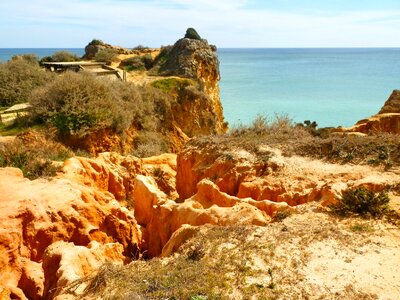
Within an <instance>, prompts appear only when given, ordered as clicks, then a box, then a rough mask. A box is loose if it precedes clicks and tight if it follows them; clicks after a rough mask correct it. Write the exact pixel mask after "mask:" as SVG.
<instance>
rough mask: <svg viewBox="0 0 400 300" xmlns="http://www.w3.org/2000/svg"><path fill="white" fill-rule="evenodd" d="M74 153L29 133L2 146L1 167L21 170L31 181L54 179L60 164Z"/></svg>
mask: <svg viewBox="0 0 400 300" xmlns="http://www.w3.org/2000/svg"><path fill="white" fill-rule="evenodd" d="M72 155H73V152H72V151H70V150H68V149H67V148H65V147H64V146H62V145H60V144H59V143H55V142H52V141H51V140H49V139H46V138H44V137H42V136H39V138H38V136H37V135H34V136H33V137H32V133H31V132H27V133H25V134H23V135H21V136H19V137H17V138H16V139H15V140H14V141H12V142H7V143H4V144H0V167H15V168H20V169H21V170H22V172H23V173H24V176H25V177H27V178H29V179H36V178H39V177H53V176H54V175H55V174H56V172H57V171H59V170H60V168H61V166H60V164H57V163H55V162H54V161H64V160H65V159H67V158H69V157H71V156H72Z"/></svg>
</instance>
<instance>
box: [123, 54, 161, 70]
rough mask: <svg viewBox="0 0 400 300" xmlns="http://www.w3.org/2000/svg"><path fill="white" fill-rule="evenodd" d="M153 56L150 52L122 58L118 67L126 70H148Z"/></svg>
mask: <svg viewBox="0 0 400 300" xmlns="http://www.w3.org/2000/svg"><path fill="white" fill-rule="evenodd" d="M153 63H154V61H153V58H152V57H151V55H150V54H146V55H142V56H135V57H130V58H127V59H124V60H123V61H122V62H121V64H120V67H123V68H124V69H125V70H127V71H144V70H149V69H150V68H152V67H153Z"/></svg>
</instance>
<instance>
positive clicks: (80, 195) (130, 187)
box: [0, 137, 400, 299]
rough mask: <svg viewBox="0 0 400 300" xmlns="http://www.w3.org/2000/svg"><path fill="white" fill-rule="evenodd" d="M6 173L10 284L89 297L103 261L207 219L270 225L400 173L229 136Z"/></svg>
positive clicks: (2, 254)
mask: <svg viewBox="0 0 400 300" xmlns="http://www.w3.org/2000/svg"><path fill="white" fill-rule="evenodd" d="M176 161H177V163H176ZM0 176H1V178H2V180H1V181H0V195H2V196H1V197H0V223H1V224H2V226H1V229H0V270H1V272H0V293H1V294H2V295H3V294H4V295H8V294H9V295H10V297H11V298H17V299H26V298H28V299H53V298H55V299H65V298H64V295H65V294H66V293H67V294H69V295H70V296H71V297H70V298H71V299H73V298H79V297H80V296H79V295H80V293H81V291H82V290H83V289H84V288H85V287H86V283H85V281H84V280H80V279H82V278H83V277H85V276H88V275H89V274H90V273H91V272H92V271H93V270H94V269H96V268H98V267H99V266H101V265H102V264H103V263H105V262H107V261H111V262H114V263H118V264H124V263H127V262H129V261H131V260H132V259H136V258H139V257H154V256H158V255H169V254H171V253H172V252H173V251H174V249H177V247H179V245H180V244H182V243H183V242H184V241H185V239H187V238H190V236H193V235H194V234H195V233H196V232H197V229H195V228H196V227H198V226H202V225H205V224H209V225H219V226H231V225H238V224H239V225H240V224H241V225H255V226H265V225H267V224H269V223H270V222H271V220H273V218H275V216H276V214H277V212H281V211H290V210H292V208H291V207H292V206H296V205H299V204H303V203H307V202H310V201H321V202H322V203H323V204H329V203H332V202H334V201H335V199H336V197H337V196H338V195H340V193H341V192H342V191H343V190H345V189H347V188H349V187H358V186H366V187H368V188H369V189H371V190H374V191H381V190H383V189H384V188H386V187H387V185H388V184H392V183H393V182H399V181H400V177H399V175H396V174H393V173H390V172H384V173H382V172H379V171H377V170H376V169H373V168H371V167H368V166H346V165H333V164H327V163H323V162H320V161H312V160H308V159H305V158H301V157H283V156H282V155H281V154H280V152H279V151H278V150H276V149H272V148H268V147H267V146H263V145H259V146H258V148H257V149H256V151H252V150H249V149H245V148H242V147H240V146H239V145H238V144H232V143H231V142H230V141H229V140H226V141H225V140H224V137H219V138H218V140H217V142H216V141H215V140H213V139H209V138H208V139H206V138H203V139H197V140H193V141H191V142H190V143H189V144H188V145H187V146H186V148H185V150H184V151H183V152H182V153H180V154H179V155H178V157H177V156H176V155H174V154H164V155H162V156H158V157H151V158H146V159H139V158H136V157H133V156H127V157H124V156H121V155H118V154H116V153H103V154H101V155H99V156H98V157H97V158H95V159H89V158H83V157H75V158H71V159H69V160H67V161H66V162H65V163H64V167H63V171H62V172H61V173H60V174H58V176H57V177H56V178H53V179H51V180H46V179H39V180H34V181H30V180H28V179H25V178H23V176H22V172H21V171H20V170H18V169H14V168H3V169H0ZM175 177H176V178H177V182H176V188H175V180H174V178H175ZM177 192H179V194H178V193H177ZM189 226H191V227H189ZM171 237H173V238H172V240H171Z"/></svg>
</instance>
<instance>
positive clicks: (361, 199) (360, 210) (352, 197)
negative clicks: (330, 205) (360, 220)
mask: <svg viewBox="0 0 400 300" xmlns="http://www.w3.org/2000/svg"><path fill="white" fill-rule="evenodd" d="M338 200H339V202H338V204H337V205H336V206H335V207H334V211H335V212H336V213H338V214H341V215H348V214H357V215H361V216H365V215H371V216H373V217H379V216H381V215H382V214H383V213H384V212H386V211H387V208H388V203H389V196H388V194H387V193H385V192H381V193H374V192H373V191H370V190H368V189H366V188H365V187H359V188H355V189H348V190H346V191H344V192H343V195H342V197H341V198H340V199H338Z"/></svg>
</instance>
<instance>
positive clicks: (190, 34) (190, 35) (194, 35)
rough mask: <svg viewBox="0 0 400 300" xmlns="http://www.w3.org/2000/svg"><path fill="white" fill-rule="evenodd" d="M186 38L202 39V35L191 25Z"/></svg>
mask: <svg viewBox="0 0 400 300" xmlns="http://www.w3.org/2000/svg"><path fill="white" fill-rule="evenodd" d="M185 38H186V39H192V40H201V37H200V35H199V34H198V33H197V31H196V29H194V28H191V27H190V28H188V29H187V30H186V34H185Z"/></svg>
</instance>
